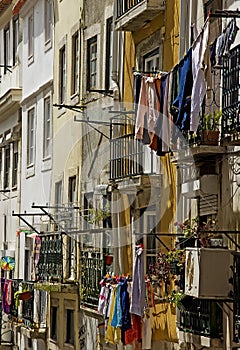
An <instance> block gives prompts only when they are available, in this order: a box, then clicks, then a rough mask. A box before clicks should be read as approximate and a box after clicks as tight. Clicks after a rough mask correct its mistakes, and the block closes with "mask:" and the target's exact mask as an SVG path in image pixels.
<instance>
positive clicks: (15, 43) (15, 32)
mask: <svg viewBox="0 0 240 350" xmlns="http://www.w3.org/2000/svg"><path fill="white" fill-rule="evenodd" d="M18 24H19V20H18V17H17V18H15V19H14V20H13V66H15V65H16V64H17V49H18V40H19V37H18Z"/></svg>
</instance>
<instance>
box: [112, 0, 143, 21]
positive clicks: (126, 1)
mask: <svg viewBox="0 0 240 350" xmlns="http://www.w3.org/2000/svg"><path fill="white" fill-rule="evenodd" d="M143 1H145V0H116V4H117V17H121V16H122V15H124V14H126V13H127V12H128V11H130V10H131V9H132V8H133V7H135V6H137V5H138V4H140V3H141V2H143Z"/></svg>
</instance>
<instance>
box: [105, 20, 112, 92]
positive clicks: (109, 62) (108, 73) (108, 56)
mask: <svg viewBox="0 0 240 350" xmlns="http://www.w3.org/2000/svg"><path fill="white" fill-rule="evenodd" d="M112 53H113V21H112V17H111V18H109V19H108V20H107V46H106V84H105V85H106V90H109V89H110V88H111V87H112Z"/></svg>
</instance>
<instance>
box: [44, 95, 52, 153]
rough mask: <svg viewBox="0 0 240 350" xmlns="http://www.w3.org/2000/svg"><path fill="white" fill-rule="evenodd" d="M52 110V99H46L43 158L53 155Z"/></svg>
mask: <svg viewBox="0 0 240 350" xmlns="http://www.w3.org/2000/svg"><path fill="white" fill-rule="evenodd" d="M51 124H52V123H51V108H50V97H47V98H45V99H44V125H43V157H44V158H46V157H48V156H50V155H51Z"/></svg>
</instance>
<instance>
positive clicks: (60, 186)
mask: <svg viewBox="0 0 240 350" xmlns="http://www.w3.org/2000/svg"><path fill="white" fill-rule="evenodd" d="M59 193H60V195H59ZM62 195H63V181H62V180H60V181H57V182H55V198H54V200H55V206H56V207H58V206H59V205H61V204H62V200H63V197H62ZM59 200H60V202H58V201H59Z"/></svg>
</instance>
